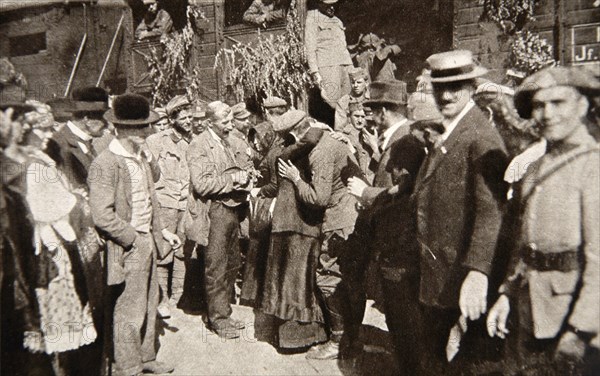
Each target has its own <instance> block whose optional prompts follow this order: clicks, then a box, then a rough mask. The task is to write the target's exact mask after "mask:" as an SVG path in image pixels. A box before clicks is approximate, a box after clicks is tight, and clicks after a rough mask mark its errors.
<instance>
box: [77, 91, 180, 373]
mask: <svg viewBox="0 0 600 376" xmlns="http://www.w3.org/2000/svg"><path fill="white" fill-rule="evenodd" d="M104 118H105V119H106V120H107V121H109V122H111V123H113V124H114V125H115V128H116V133H117V135H116V138H115V139H114V140H113V141H111V143H110V144H109V146H108V148H107V149H105V150H104V151H103V152H102V153H101V154H100V155H99V156H98V157H97V158H96V159H95V160H94V161H93V163H92V166H91V168H90V173H89V175H88V184H89V187H90V196H89V197H90V199H89V201H90V209H91V213H92V217H93V220H94V223H95V225H96V227H97V228H98V229H99V230H100V233H101V234H102V235H103V236H104V237H105V238H106V240H107V241H106V246H107V257H106V282H107V284H108V286H110V287H111V288H112V296H113V297H114V298H115V301H114V307H113V312H112V319H113V320H112V326H113V327H112V331H113V365H112V369H113V372H114V373H113V374H116V375H137V374H138V373H141V372H145V373H168V372H172V371H173V368H172V367H170V366H168V365H166V364H164V363H161V362H158V361H157V360H156V348H155V342H156V331H155V327H156V316H157V305H158V296H159V292H158V282H157V276H156V262H157V252H158V253H159V255H160V257H164V254H163V252H164V250H165V249H166V248H165V247H163V246H162V242H163V241H168V242H169V243H170V244H171V245H175V244H178V243H179V242H180V241H179V238H178V237H177V236H176V235H174V234H172V233H170V232H169V231H168V230H166V229H164V230H162V231H161V230H160V229H162V228H163V227H162V226H161V224H160V217H159V216H158V213H159V212H158V209H159V204H158V201H157V198H156V194H155V191H154V183H155V182H156V181H157V180H158V178H159V176H160V171H159V169H158V166H157V165H156V164H155V163H154V161H153V157H152V154H151V153H150V151H149V150H148V149H147V146H146V144H145V139H146V136H148V135H149V134H151V133H152V130H151V128H150V123H152V122H154V121H156V119H157V118H158V116H157V115H156V113H154V112H153V111H150V106H149V104H148V101H147V100H146V99H145V98H144V97H142V96H140V95H136V94H124V95H121V96H118V97H117V98H116V99H115V101H114V105H113V109H111V110H108V111H107V112H106V113H105V114H104Z"/></svg>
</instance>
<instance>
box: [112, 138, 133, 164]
mask: <svg viewBox="0 0 600 376" xmlns="http://www.w3.org/2000/svg"><path fill="white" fill-rule="evenodd" d="M108 150H110V151H111V152H113V153H114V154H116V155H120V156H121V157H125V158H131V159H135V160H139V159H140V158H139V157H137V156H135V155H133V154H131V153H130V152H128V151H127V150H125V148H124V147H123V144H121V142H120V141H119V139H117V138H115V139H113V140H112V141H111V142H110V144H108Z"/></svg>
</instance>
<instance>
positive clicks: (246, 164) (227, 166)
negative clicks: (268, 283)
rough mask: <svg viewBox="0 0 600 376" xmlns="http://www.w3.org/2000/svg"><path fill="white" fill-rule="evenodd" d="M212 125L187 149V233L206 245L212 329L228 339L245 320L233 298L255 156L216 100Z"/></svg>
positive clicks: (209, 110) (229, 114) (210, 115)
mask: <svg viewBox="0 0 600 376" xmlns="http://www.w3.org/2000/svg"><path fill="white" fill-rule="evenodd" d="M206 117H207V123H208V128H207V129H206V131H204V132H202V133H200V134H199V135H197V136H196V137H195V138H194V139H193V140H192V142H191V143H190V146H189V148H188V151H187V162H188V166H189V170H190V183H191V185H192V190H191V192H192V194H190V197H189V200H188V208H187V213H186V224H185V226H186V235H187V237H188V239H190V240H192V241H194V242H196V243H197V244H198V245H199V246H202V253H203V255H204V274H205V288H206V300H207V311H208V312H207V315H206V316H205V317H204V320H205V322H206V325H207V327H208V329H210V330H212V331H214V332H215V333H216V334H217V335H219V336H220V337H222V338H225V339H234V338H238V337H239V336H240V334H239V331H240V330H241V329H244V327H245V324H244V322H242V321H239V320H236V319H234V318H232V317H231V314H232V309H231V304H230V298H231V296H232V294H233V291H234V283H235V278H236V276H237V272H238V270H239V269H240V267H241V260H240V257H241V255H240V248H239V231H240V217H242V216H243V214H244V213H245V209H246V208H247V206H246V205H247V204H246V203H247V196H248V192H249V191H250V189H251V188H252V183H251V176H250V174H249V171H250V170H251V166H252V162H251V161H250V158H249V157H248V155H247V154H246V153H244V152H239V151H240V150H243V149H244V146H243V145H241V144H242V141H241V140H239V139H237V138H235V137H231V135H230V133H231V132H232V131H233V122H232V121H233V112H232V110H231V107H229V106H228V105H227V104H225V103H223V102H220V101H215V102H211V103H209V104H208V106H207V109H206Z"/></svg>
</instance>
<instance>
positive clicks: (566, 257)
mask: <svg viewBox="0 0 600 376" xmlns="http://www.w3.org/2000/svg"><path fill="white" fill-rule="evenodd" d="M523 261H525V264H527V265H528V266H529V267H531V268H532V269H535V270H539V271H542V272H546V271H561V272H570V271H572V270H579V269H580V268H581V262H580V261H579V250H574V251H573V250H568V251H563V252H559V253H544V252H540V251H538V250H537V248H536V247H535V245H534V244H528V245H527V246H526V247H524V249H523Z"/></svg>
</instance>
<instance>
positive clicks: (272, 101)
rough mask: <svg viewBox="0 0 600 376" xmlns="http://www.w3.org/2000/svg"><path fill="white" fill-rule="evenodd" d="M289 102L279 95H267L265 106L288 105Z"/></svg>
mask: <svg viewBox="0 0 600 376" xmlns="http://www.w3.org/2000/svg"><path fill="white" fill-rule="evenodd" d="M287 105H288V104H287V102H286V101H285V100H283V99H281V98H279V97H267V99H265V102H264V106H265V108H274V107H286V106H287Z"/></svg>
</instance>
